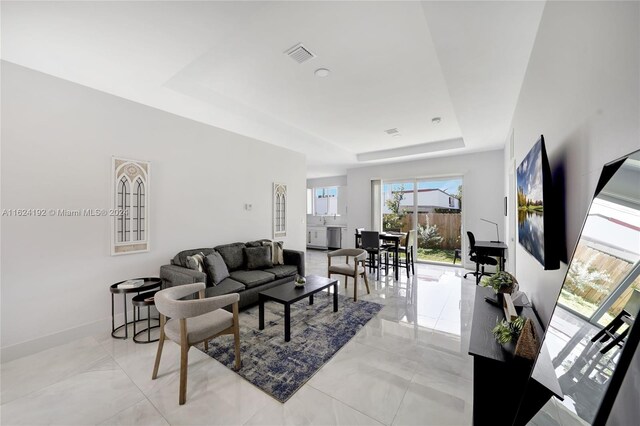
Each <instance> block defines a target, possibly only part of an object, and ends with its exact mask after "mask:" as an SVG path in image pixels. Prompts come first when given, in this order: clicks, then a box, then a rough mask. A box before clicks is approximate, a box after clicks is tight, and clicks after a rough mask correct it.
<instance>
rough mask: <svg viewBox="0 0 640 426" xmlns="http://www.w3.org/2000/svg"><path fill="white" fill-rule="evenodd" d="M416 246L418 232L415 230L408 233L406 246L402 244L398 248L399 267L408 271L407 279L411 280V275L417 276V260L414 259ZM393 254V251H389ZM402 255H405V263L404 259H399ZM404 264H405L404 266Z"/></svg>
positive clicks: (405, 240)
mask: <svg viewBox="0 0 640 426" xmlns="http://www.w3.org/2000/svg"><path fill="white" fill-rule="evenodd" d="M415 245H416V231H415V229H413V230H411V231H409V232H407V234H406V235H405V238H404V244H401V245H400V247H399V248H398V267H400V268H405V269H406V270H407V278H409V273H411V275H415V273H416V270H415V259H414V254H413V252H414V247H415ZM389 252H390V253H393V252H392V251H389ZM400 254H404V262H402V259H403V258H402V257H399V255H400ZM391 263H392V264H395V262H391ZM403 263H404V264H403Z"/></svg>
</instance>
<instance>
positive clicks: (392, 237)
mask: <svg viewBox="0 0 640 426" xmlns="http://www.w3.org/2000/svg"><path fill="white" fill-rule="evenodd" d="M404 236H405V234H402V233H398V234H396V233H392V232H381V233H380V241H384V242H389V243H393V251H394V254H395V256H393V271H394V272H393V276H394V279H395V280H396V281H397V280H398V276H399V272H398V270H399V269H400V265H399V260H398V252H399V251H400V240H401V239H402V237H404ZM356 247H360V234H358V232H356ZM379 266H380V265H378V267H379Z"/></svg>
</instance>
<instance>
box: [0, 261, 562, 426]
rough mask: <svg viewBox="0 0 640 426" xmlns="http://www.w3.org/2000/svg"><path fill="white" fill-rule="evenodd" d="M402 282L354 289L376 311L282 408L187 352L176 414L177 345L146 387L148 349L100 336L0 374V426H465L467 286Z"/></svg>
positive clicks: (427, 268)
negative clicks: (182, 401) (182, 399)
mask: <svg viewBox="0 0 640 426" xmlns="http://www.w3.org/2000/svg"><path fill="white" fill-rule="evenodd" d="M401 272H402V273H401V276H400V280H399V281H397V282H396V281H394V280H393V279H392V278H391V277H384V276H382V277H381V280H380V281H374V280H373V279H371V284H372V285H371V294H370V295H365V290H364V288H361V289H360V293H359V294H361V295H362V296H361V298H362V299H366V300H371V301H376V302H379V303H382V304H384V305H385V307H384V308H383V309H382V310H381V311H380V313H379V314H378V315H377V316H376V317H374V318H373V319H372V320H371V321H370V322H369V323H368V324H367V325H366V326H365V327H364V328H363V329H362V330H361V331H360V332H359V333H358V334H357V335H356V337H355V338H354V339H352V340H351V341H350V342H349V343H348V344H347V345H345V346H344V347H343V348H342V349H341V350H340V351H339V352H338V353H337V354H336V355H335V356H334V358H333V359H331V360H330V361H329V362H328V363H327V364H326V365H325V366H324V367H323V368H321V369H320V371H319V372H318V373H317V374H316V375H315V376H314V377H313V378H312V379H311V380H310V381H309V382H308V383H307V384H305V385H304V386H303V387H302V388H301V389H300V390H299V391H298V392H297V393H296V394H295V395H294V396H293V397H292V398H291V399H290V400H289V401H287V402H286V403H285V404H281V403H279V402H277V401H276V400H274V399H272V398H271V397H270V396H268V395H267V394H266V393H264V392H262V391H261V390H259V389H258V388H256V387H254V386H253V385H251V384H250V383H249V382H247V381H245V380H244V379H242V378H241V377H240V376H238V375H237V374H235V373H234V372H232V371H231V370H229V369H227V368H225V367H224V366H222V365H221V364H220V363H218V362H217V361H215V360H214V359H212V358H210V357H208V356H206V355H205V354H203V353H202V352H200V351H198V350H196V349H192V350H191V351H190V352H189V376H188V390H187V403H186V405H184V406H179V405H178V366H179V362H178V360H179V351H178V346H177V345H175V344H172V343H168V344H167V345H166V346H165V350H164V353H163V357H162V362H161V366H160V376H159V377H158V379H157V380H155V381H152V380H151V370H152V366H153V360H154V356H155V351H156V344H149V345H140V344H135V343H133V342H132V341H131V339H129V340H126V341H123V340H115V339H112V338H111V337H110V335H109V331H107V330H105V332H104V333H103V334H101V335H98V336H94V337H89V338H85V339H82V340H78V341H76V342H72V343H69V344H66V345H63V346H59V347H56V348H52V349H49V350H46V351H43V352H40V353H37V354H33V355H31V356H28V357H25V358H21V359H18V360H15V361H12V362H9V363H6V364H2V370H1V374H2V386H1V394H0V402H1V404H2V405H1V406H0V410H1V417H0V420H1V423H2V424H3V425H14V424H128V425H131V424H141V425H153V424H162V425H166V424H180V425H183V424H221V425H222V424H224V425H241V424H251V425H257V424H263V425H265V424H266V425H276V424H291V425H301V424H319V425H320V424H322V425H324V424H346V425H360V424H376V425H377V424H387V425H390V424H393V425H403V424H407V425H418V424H420V425H464V424H470V423H471V409H472V383H471V378H472V360H471V357H469V356H468V355H467V349H468V340H469V336H468V333H469V329H470V323H471V314H472V312H471V311H472V308H473V296H474V292H475V285H474V282H473V281H472V280H464V279H462V277H461V276H462V274H463V273H464V270H462V269H459V268H453V267H448V266H435V265H426V264H421V265H417V270H416V275H415V276H414V277H413V278H411V279H409V280H407V278H406V276H405V275H404V271H401ZM307 273H308V274H317V275H325V273H326V255H325V253H323V252H320V251H309V253H308V255H307ZM352 285H353V281H352V280H351V281H350V285H349V288H348V290H347V292H346V294H347V295H352V294H353V287H352ZM341 291H343V292H344V286H342V285H341ZM293 330H295V325H293ZM553 417H554V418H557V417H558V414H557V411H556V414H555V416H553ZM538 424H544V423H538ZM558 424H560V422H559V421H558Z"/></svg>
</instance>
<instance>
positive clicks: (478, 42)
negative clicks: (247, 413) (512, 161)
mask: <svg viewBox="0 0 640 426" xmlns="http://www.w3.org/2000/svg"><path fill="white" fill-rule="evenodd" d="M1 8H2V9H1V12H2V16H1V19H2V20H1V25H2V27H1V31H2V41H1V43H2V45H1V48H2V51H1V53H2V59H4V60H7V61H10V62H14V63H17V64H20V65H23V66H26V67H29V68H33V69H36V70H39V71H42V72H45V73H48V74H51V75H54V76H57V77H61V78H64V79H67V80H71V81H74V82H77V83H80V84H83V85H86V86H89V87H92V88H95V89H98V90H102V91H105V92H108V93H112V94H115V95H118V96H121V97H124V98H127V99H131V100H133V101H136V102H140V103H143V104H146V105H149V106H153V107H156V108H159V109H163V110H166V111H169V112H172V113H175V114H178V115H181V116H184V117H188V118H191V119H194V120H197V121H201V122H204V123H208V124H211V125H214V126H217V127H221V128H225V129H228V130H230V131H233V132H237V133H240V134H244V135H247V136H250V137H254V138H257V139H260V140H263V141H266V142H269V143H273V144H275V145H279V146H283V147H286V148H290V149H293V150H296V151H300V152H303V153H305V154H306V155H307V163H308V168H309V173H308V175H309V177H318V176H329V175H338V174H344V173H345V170H346V169H347V168H349V167H358V166H362V165H368V164H371V162H374V161H375V162H377V163H380V162H393V161H404V160H407V159H415V158H421V157H429V156H442V155H452V154H458V153H465V152H476V151H482V150H488V149H496V148H500V147H502V146H503V145H504V141H505V138H506V136H507V133H508V131H509V124H510V122H511V119H512V116H513V111H514V109H515V105H516V101H517V97H518V94H519V91H520V86H521V85H522V80H523V78H524V73H525V70H526V66H527V62H528V59H529V55H530V53H531V49H532V46H533V42H534V39H535V36H536V32H537V28H538V24H539V21H540V18H541V14H542V10H543V8H544V2H397V1H388V2H380V1H374V2H359V1H357V2H95V3H94V2H64V3H62V2H46V3H32V2H4V1H3V2H2V5H1ZM297 43H303V44H304V45H305V47H307V48H308V49H309V50H311V51H312V52H313V53H314V54H316V55H317V56H316V57H315V58H313V59H311V60H309V61H307V62H304V63H302V64H298V63H297V62H295V61H293V60H292V59H290V58H289V57H287V56H286V55H285V54H284V51H285V50H287V49H288V48H290V47H292V46H294V45H296V44H297ZM321 67H322V68H329V69H330V70H331V71H332V72H331V74H330V75H329V76H328V77H326V78H318V77H315V76H314V73H313V72H314V70H315V69H317V68H321ZM436 116H438V117H442V121H441V123H440V124H433V123H432V122H431V119H432V118H433V117H436ZM390 128H397V129H398V130H399V132H400V136H395V137H394V136H390V135H387V134H386V133H385V132H384V130H386V129H390Z"/></svg>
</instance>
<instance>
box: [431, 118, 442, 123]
mask: <svg viewBox="0 0 640 426" xmlns="http://www.w3.org/2000/svg"><path fill="white" fill-rule="evenodd" d="M441 121H442V117H433V118H432V119H431V122H432V123H433V124H440V122H441Z"/></svg>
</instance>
